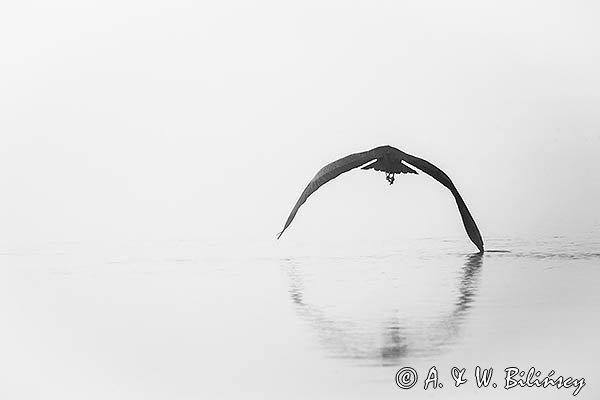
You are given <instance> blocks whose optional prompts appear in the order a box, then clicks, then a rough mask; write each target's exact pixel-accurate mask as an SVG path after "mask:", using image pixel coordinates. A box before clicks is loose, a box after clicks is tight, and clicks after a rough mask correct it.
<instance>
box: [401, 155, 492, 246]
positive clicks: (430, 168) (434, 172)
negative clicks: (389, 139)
mask: <svg viewBox="0 0 600 400" xmlns="http://www.w3.org/2000/svg"><path fill="white" fill-rule="evenodd" d="M398 151H400V150H398ZM400 153H401V157H402V159H403V160H404V161H406V162H407V163H408V164H410V165H412V166H413V167H416V168H418V169H420V170H421V171H423V172H425V173H426V174H427V175H429V176H431V177H432V178H433V179H435V180H436V181H438V182H439V183H441V184H442V185H444V186H446V187H447V188H448V189H449V190H450V192H452V195H453V196H454V199H455V200H456V205H457V206H458V211H459V212H460V216H461V217H462V220H463V225H464V226H465V230H466V231H467V235H469V238H470V239H471V241H472V242H473V243H475V245H476V246H477V248H478V249H479V251H480V252H483V239H482V238H481V233H479V228H477V224H476V223H475V220H474V219H473V216H472V215H471V213H470V212H469V209H468V208H467V205H466V204H465V202H464V200H463V198H462V197H461V195H460V193H458V189H456V186H454V183H452V180H450V177H448V175H446V173H445V172H444V171H442V170H441V169H439V168H438V167H436V166H435V165H433V164H432V163H430V162H429V161H427V160H423V159H422V158H419V157H415V156H412V155H410V154H406V153H404V152H400Z"/></svg>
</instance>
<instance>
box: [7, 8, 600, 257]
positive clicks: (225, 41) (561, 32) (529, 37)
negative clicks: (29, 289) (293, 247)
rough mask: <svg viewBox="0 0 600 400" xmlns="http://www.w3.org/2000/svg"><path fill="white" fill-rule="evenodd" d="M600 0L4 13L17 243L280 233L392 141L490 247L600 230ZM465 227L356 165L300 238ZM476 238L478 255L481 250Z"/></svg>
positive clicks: (291, 237) (426, 199)
mask: <svg viewBox="0 0 600 400" xmlns="http://www.w3.org/2000/svg"><path fill="white" fill-rule="evenodd" d="M599 16H600V7H599V6H598V4H597V3H596V2H592V1H562V2H556V1H545V2H541V1H523V0H520V1H498V2H488V1H453V2H448V1H437V2H435V1H380V2H377V1H364V2H360V1H351V2H349V1H323V0H319V1H302V2H281V1H257V2H249V1H239V2H232V1H211V2H206V1H204V2H203V1H168V2H167V1H75V0H73V1H64V0H55V1H52V2H47V1H22V2H4V3H3V4H2V5H1V6H0V45H1V47H0V48H1V50H2V51H0V107H1V108H0V109H1V111H0V187H1V188H2V189H1V197H0V221H1V224H0V241H2V242H3V243H13V242H15V243H28V242H45V241H55V240H56V241H61V240H100V239H102V240H104V239H110V240H112V239H202V240H205V239H206V240H223V239H228V240H237V241H248V240H257V239H264V240H274V238H275V234H276V233H277V232H278V231H280V230H281V228H282V225H283V223H284V221H285V218H286V217H287V215H288V213H289V211H290V209H291V208H292V206H293V205H294V203H295V201H296V199H297V197H298V196H299V195H300V193H301V191H302V189H304V186H305V185H306V183H307V182H308V181H309V180H310V179H311V178H312V176H313V175H314V174H315V173H316V171H317V170H318V169H319V168H321V167H322V166H323V165H325V164H326V163H328V162H330V161H333V160H334V159H336V158H339V157H342V156H345V155H347V154H349V153H352V152H357V151H363V150H367V149H369V148H372V147H375V146H379V145H382V144H390V145H393V146H396V147H398V148H400V149H401V150H404V151H406V152H408V153H411V154H414V155H417V156H420V157H423V158H425V159H427V160H429V161H431V162H433V163H434V164H436V165H438V166H439V167H440V168H442V169H443V170H444V171H445V172H447V173H448V175H450V177H451V178H452V179H453V180H454V182H455V184H456V186H457V187H458V189H459V190H460V192H461V193H462V194H463V197H464V199H465V201H466V203H467V205H468V206H469V208H470V209H471V212H472V214H473V216H474V217H475V220H476V221H477V222H478V224H479V227H480V230H481V232H482V234H483V236H484V239H485V238H486V237H497V236H503V235H507V236H516V237H521V236H527V235H540V234H541V235H549V236H554V235H566V236H573V237H574V236H586V235H591V234H597V233H598V232H600V216H599V213H598V204H600V168H598V155H600V73H599V71H600V41H599V40H598V38H600V25H599V24H598V17H599ZM378 235H389V236H398V237H446V236H462V235H464V231H463V227H462V223H461V221H460V217H459V215H458V211H457V209H456V205H455V204H454V201H453V199H452V197H451V195H450V193H449V192H448V191H447V190H446V189H444V188H443V187H442V186H441V185H439V184H438V183H437V182H435V181H433V179H431V178H429V177H427V176H401V177H398V179H397V180H396V182H395V184H394V185H393V186H391V187H390V186H389V185H388V184H387V182H386V181H385V176H384V174H382V173H376V172H372V171H367V172H363V171H361V172H358V171H354V172H351V173H349V174H346V175H344V176H342V177H341V178H340V179H339V180H336V181H334V182H331V183H329V184H327V185H326V186H324V187H323V188H322V189H321V190H320V191H319V192H317V193H316V194H315V195H313V196H312V197H311V199H309V201H308V202H307V203H306V204H305V206H304V207H303V208H302V209H301V210H300V212H299V214H298V216H297V217H296V220H295V221H294V223H293V224H292V226H291V227H290V229H289V230H288V231H286V234H285V236H284V239H285V240H287V241H288V242H292V243H293V242H294V241H306V240H314V241H319V240H326V239H327V238H328V237H331V236H335V237H338V238H339V239H340V240H346V239H350V238H368V237H373V236H378ZM464 237H465V241H466V246H468V245H469V243H468V242H467V240H468V239H466V235H465V236H464Z"/></svg>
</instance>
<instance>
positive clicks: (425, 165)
mask: <svg viewBox="0 0 600 400" xmlns="http://www.w3.org/2000/svg"><path fill="white" fill-rule="evenodd" d="M358 167H362V168H361V169H365V170H366V169H374V170H375V171H382V172H385V175H386V176H385V178H386V180H387V181H388V182H389V184H390V185H391V184H393V183H394V180H395V178H394V175H395V174H417V171H415V170H414V169H413V168H416V169H418V170H421V171H423V172H425V173H426V174H427V175H430V176H431V177H433V178H434V179H435V180H436V181H438V182H439V183H441V184H442V185H444V186H445V187H446V188H448V190H450V192H451V193H452V195H453V196H454V199H455V200H456V205H457V206H458V211H459V212H460V216H461V217H462V221H463V224H464V226H465V230H466V231H467V235H468V236H469V238H470V239H471V241H472V242H473V243H474V244H475V246H477V248H478V249H479V252H480V253H483V251H484V249H483V239H482V238H481V234H480V233H479V229H478V228H477V224H476V223H475V220H474V219H473V216H471V213H470V212H469V209H468V208H467V205H466V204H465V202H464V200H463V199H462V197H461V196H460V193H458V189H456V186H454V183H452V180H450V178H449V177H448V175H446V174H445V173H444V171H442V170H441V169H439V168H438V167H436V166H435V165H433V164H431V163H430V162H429V161H426V160H423V159H422V158H419V157H415V156H412V155H410V154H407V153H405V152H403V151H401V150H398V149H397V148H395V147H392V146H380V147H376V148H374V149H371V150H368V151H363V152H361V153H355V154H350V155H349V156H346V157H343V158H340V159H339V160H336V161H334V162H332V163H330V164H327V165H326V166H324V167H323V168H321V169H320V170H319V172H317V174H316V175H315V176H314V178H313V179H312V180H311V181H310V182H309V183H308V185H307V186H306V188H305V189H304V191H303V192H302V194H301V195H300V198H299V199H298V201H297V202H296V205H295V206H294V208H293V209H292V211H291V212H290V215H289V216H288V218H287V220H286V221H285V225H284V226H283V230H282V231H281V232H279V234H278V235H277V239H279V238H280V237H281V235H282V234H283V232H285V230H286V229H287V228H288V226H290V224H291V223H292V221H293V220H294V217H295V216H296V213H297V212H298V209H300V207H301V206H302V204H304V203H305V202H306V200H307V199H308V197H309V196H310V195H311V194H313V193H314V192H315V191H316V190H317V189H318V188H320V187H321V186H323V185H324V184H326V183H327V182H329V181H331V180H332V179H335V178H337V177H338V176H340V175H341V174H343V173H344V172H348V171H350V170H353V169H354V168H358ZM411 167H412V168H411Z"/></svg>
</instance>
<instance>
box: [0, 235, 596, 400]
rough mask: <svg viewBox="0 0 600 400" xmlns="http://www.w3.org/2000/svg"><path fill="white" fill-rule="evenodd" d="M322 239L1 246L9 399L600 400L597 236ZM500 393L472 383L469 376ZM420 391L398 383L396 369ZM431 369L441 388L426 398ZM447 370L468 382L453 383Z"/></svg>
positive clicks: (1, 338) (1, 340) (2, 366)
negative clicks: (565, 383)
mask: <svg viewBox="0 0 600 400" xmlns="http://www.w3.org/2000/svg"><path fill="white" fill-rule="evenodd" d="M486 246H487V248H489V249H492V250H498V251H492V252H486V253H485V254H484V255H478V254H473V253H470V251H471V248H470V247H469V243H467V242H466V241H465V240H464V238H458V239H439V238H438V239H422V240H398V241H395V242H394V241H390V242H378V243H356V244H353V245H352V246H349V245H348V244H346V243H338V244H322V243H321V244H314V243H305V244H303V245H301V244H295V243H289V241H288V243H285V244H281V243H280V242H274V243H271V241H268V242H257V243H253V242H246V243H245V244H244V245H232V244H229V243H206V242H198V241H185V240H181V241H165V242H136V241H132V242H121V243H104V244H101V243H78V242H73V243H46V244H42V245H39V244H38V245H31V246H15V247H11V248H3V249H0V253H1V254H0V265H1V267H0V282H1V283H0V297H1V299H0V300H1V301H0V315H2V318H3V329H2V330H1V331H0V352H1V353H0V354H2V355H3V356H2V359H1V361H0V374H1V376H2V377H3V379H2V381H3V384H2V385H0V394H2V395H4V396H2V397H3V398H12V399H19V398H61V399H70V398H73V399H75V398H88V399H90V398H98V399H106V398H111V399H118V398H122V399H137V398H139V399H153V398H156V399H164V398H174V399H188V398H189V399H192V398H193V399H198V398H258V399H263V398H298V399H300V398H302V399H304V398H328V399H330V398H340V399H342V398H343V399H348V398H406V397H407V396H410V398H456V399H459V398H460V399H463V398H502V399H509V398H532V399H537V398H544V399H546V398H551V399H559V398H560V399H567V398H571V397H572V392H573V390H572V389H560V390H557V389H554V388H548V389H539V388H523V389H520V388H517V389H511V390H509V391H507V390H504V389H502V387H501V386H502V385H503V384H504V380H503V378H504V372H503V370H504V368H506V367H511V366H516V367H519V368H521V369H529V368H530V367H536V368H537V369H538V370H540V371H541V372H542V374H543V375H542V377H544V376H546V374H547V373H548V372H549V371H550V370H555V371H556V375H557V376H558V375H564V376H565V377H566V376H571V377H574V378H582V377H583V378H585V379H586V386H585V387H584V388H583V389H582V390H581V393H580V394H579V395H578V396H577V398H584V399H585V398H588V399H595V398H598V396H599V395H600V377H599V375H598V373H597V372H596V371H597V368H596V365H595V362H596V359H597V358H598V356H600V345H599V344H598V340H597V338H598V337H599V336H600V323H599V321H600V318H599V317H600V313H599V307H598V305H599V304H600V291H598V290H597V288H598V286H599V284H600V269H599V267H600V247H599V243H598V240H596V239H594V238H584V239H577V240H574V239H569V238H560V237H555V238H543V239H514V238H512V239H510V238H496V239H487V241H486ZM478 365H479V366H481V367H484V368H489V367H493V368H494V371H495V372H494V374H495V375H494V381H495V382H497V383H498V385H499V386H500V387H498V388H496V389H494V388H491V387H489V388H481V389H478V388H477V387H476V386H475V384H474V377H473V371H474V368H475V367H476V366H478ZM405 366H411V367H413V368H414V369H415V370H416V371H417V372H418V374H419V378H420V381H419V383H418V384H417V385H416V386H415V387H413V388H412V389H410V390H402V389H399V388H398V387H397V386H396V384H395V382H394V377H395V373H396V371H398V369H400V368H402V367H405ZM432 366H436V368H437V370H438V371H439V373H440V381H441V382H443V384H444V387H443V388H440V389H436V390H434V389H429V390H427V391H424V390H423V385H422V381H423V379H424V378H425V375H426V373H427V371H428V370H429V368H430V367H432ZM453 366H458V367H464V368H466V369H467V373H466V375H465V376H466V377H467V378H469V382H468V383H467V384H465V385H463V386H462V387H460V388H454V387H453V385H452V380H451V379H450V375H449V372H450V369H451V367H453Z"/></svg>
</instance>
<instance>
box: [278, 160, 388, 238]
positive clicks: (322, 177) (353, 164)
mask: <svg viewBox="0 0 600 400" xmlns="http://www.w3.org/2000/svg"><path fill="white" fill-rule="evenodd" d="M375 150H376V149H373V150H368V151H363V152H361V153H355V154H350V155H349V156H346V157H343V158H340V159H339V160H336V161H334V162H332V163H330V164H327V165H326V166H324V167H323V168H321V169H320V170H319V172H317V174H316V175H315V177H314V178H312V180H311V181H310V182H309V183H308V185H307V186H306V188H305V189H304V191H303V192H302V194H301V195H300V198H299V199H298V201H297V202H296V205H295V206H294V208H293V209H292V211H291V212H290V215H289V216H288V218H287V221H285V225H284V227H283V229H282V231H281V232H279V234H278V235H277V239H279V238H280V237H281V235H282V234H283V232H284V231H285V230H286V229H287V227H288V226H290V224H291V223H292V221H293V220H294V217H295V216H296V213H297V212H298V209H299V208H300V206H302V204H304V202H306V199H308V197H309V196H310V195H311V194H313V193H314V192H315V191H316V190H317V189H318V188H320V187H321V186H323V185H324V184H326V183H327V182H329V181H330V180H332V179H334V178H336V177H338V176H340V175H341V174H343V173H344V172H348V171H350V170H352V169H354V168H358V167H360V166H362V165H364V164H366V163H368V162H369V161H373V160H375V159H376V158H377V157H378V155H379V154H378V153H377V152H376V151H375Z"/></svg>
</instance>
